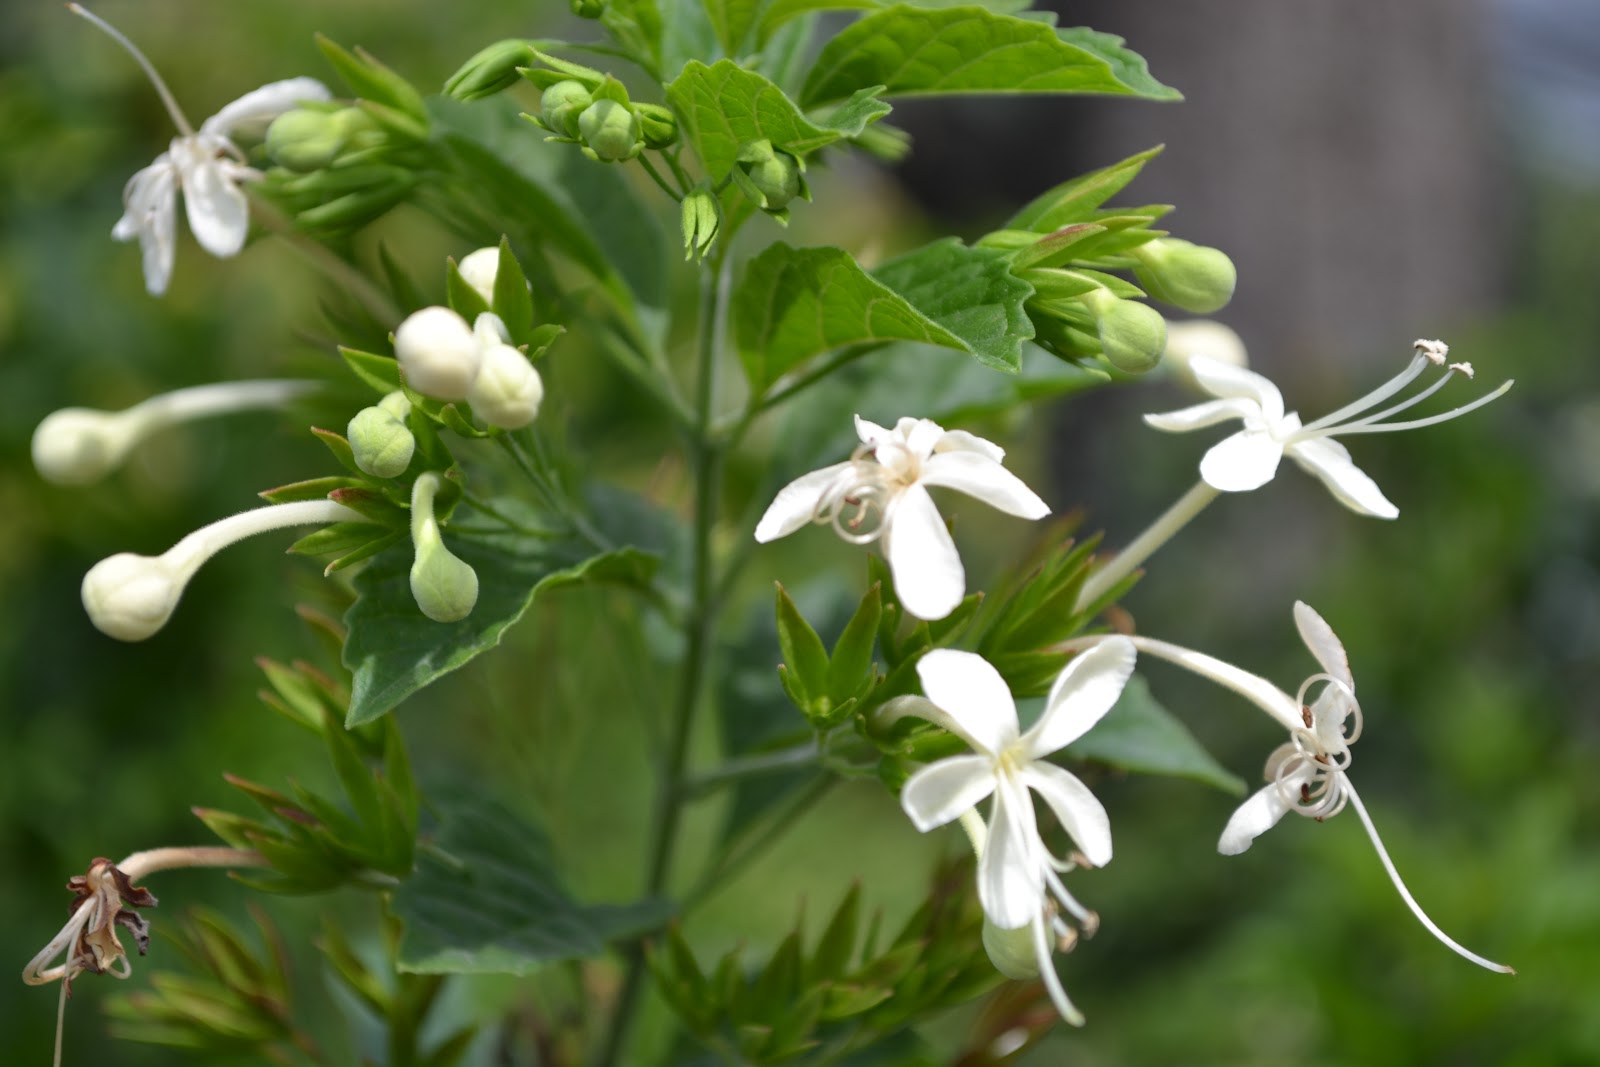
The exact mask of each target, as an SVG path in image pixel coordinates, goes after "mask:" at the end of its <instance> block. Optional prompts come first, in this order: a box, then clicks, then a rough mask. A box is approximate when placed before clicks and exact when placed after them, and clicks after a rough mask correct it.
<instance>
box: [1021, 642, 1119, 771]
mask: <svg viewBox="0 0 1600 1067" xmlns="http://www.w3.org/2000/svg"><path fill="white" fill-rule="evenodd" d="M1137 657H1138V653H1137V652H1136V651H1135V649H1134V647H1133V642H1132V641H1129V640H1128V639H1127V638H1126V637H1112V638H1109V639H1107V640H1105V641H1102V642H1101V643H1099V644H1097V645H1095V646H1094V647H1093V648H1091V649H1089V650H1088V651H1086V652H1080V653H1078V655H1077V656H1075V657H1074V658H1073V660H1072V662H1071V663H1069V664H1067V666H1066V669H1065V670H1063V671H1062V672H1061V675H1060V677H1058V678H1057V679H1056V681H1055V684H1054V685H1052V686H1051V687H1050V696H1049V697H1048V698H1047V699H1046V700H1045V705H1044V713H1043V714H1042V715H1040V716H1039V721H1038V722H1036V723H1034V724H1033V727H1032V728H1031V729H1030V730H1029V731H1028V732H1027V734H1026V735H1024V737H1023V739H1022V743H1023V751H1024V752H1025V753H1026V756H1027V758H1028V759H1031V760H1036V759H1042V758H1044V757H1045V756H1048V755H1049V754H1050V753H1052V752H1056V751H1059V750H1060V749H1063V748H1065V747H1066V746H1067V745H1070V744H1072V742H1074V741H1076V740H1077V739H1078V738H1080V737H1082V736H1083V735H1084V734H1086V733H1088V732H1089V730H1090V729H1091V728H1093V726H1094V724H1095V723H1097V722H1099V721H1100V720H1101V719H1102V718H1104V716H1105V714H1106V712H1108V711H1110V710H1111V707H1112V705H1114V704H1115V703H1116V702H1117V698H1118V697H1120V696H1121V695H1122V688H1123V686H1125V685H1127V684H1128V678H1129V676H1130V675H1132V674H1133V662H1134V660H1135V659H1136V658H1137Z"/></svg>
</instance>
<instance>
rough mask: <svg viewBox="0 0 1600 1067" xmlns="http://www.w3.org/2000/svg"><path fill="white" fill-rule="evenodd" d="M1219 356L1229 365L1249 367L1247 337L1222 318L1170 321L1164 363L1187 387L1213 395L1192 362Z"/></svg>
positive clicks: (1221, 361)
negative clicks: (1197, 379)
mask: <svg viewBox="0 0 1600 1067" xmlns="http://www.w3.org/2000/svg"><path fill="white" fill-rule="evenodd" d="M1197 356H1200V357H1204V358H1206V359H1212V360H1216V361H1217V362H1218V363H1226V364H1227V365H1228V366H1230V367H1249V366H1250V357H1249V356H1248V355H1247V354H1246V353H1245V348H1244V341H1243V340H1242V339H1240V337H1239V335H1238V334H1237V333H1235V332H1233V330H1232V329H1231V328H1229V327H1227V326H1224V325H1223V324H1222V323H1220V322H1213V321H1211V320H1210V319H1189V320H1187V321H1184V322H1173V323H1168V324H1167V352H1166V355H1165V356H1164V357H1163V359H1162V361H1161V362H1162V366H1164V367H1170V368H1171V369H1172V373H1173V375H1174V376H1175V377H1176V378H1177V379H1178V380H1179V381H1180V382H1182V383H1183V385H1184V387H1185V388H1187V389H1191V390H1194V391H1196V392H1200V393H1205V394H1206V395H1208V396H1209V395H1210V394H1209V393H1208V392H1207V390H1206V389H1204V388H1203V387H1202V386H1201V385H1200V383H1199V382H1198V381H1196V380H1195V377H1194V371H1193V370H1191V369H1190V366H1189V365H1190V363H1191V362H1192V361H1193V360H1194V359H1195V357H1197Z"/></svg>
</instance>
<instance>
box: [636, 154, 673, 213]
mask: <svg viewBox="0 0 1600 1067" xmlns="http://www.w3.org/2000/svg"><path fill="white" fill-rule="evenodd" d="M639 165H640V166H641V167H643V168H644V172H645V173H646V174H648V175H650V177H651V179H652V180H653V181H654V182H655V183H656V184H657V185H659V186H661V191H662V192H664V193H666V194H667V195H668V196H670V197H672V199H673V200H674V201H680V202H681V201H682V200H683V193H682V192H680V191H679V190H677V189H674V188H673V187H672V186H671V185H668V184H667V179H665V178H663V177H662V176H661V172H660V171H659V170H656V168H655V166H654V165H653V164H651V162H650V157H648V156H646V155H644V154H642V153H641V154H640V155H639Z"/></svg>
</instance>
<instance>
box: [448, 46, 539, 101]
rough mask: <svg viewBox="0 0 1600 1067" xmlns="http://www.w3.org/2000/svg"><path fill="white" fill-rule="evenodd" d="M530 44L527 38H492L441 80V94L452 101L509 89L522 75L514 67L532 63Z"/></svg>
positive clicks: (532, 51)
mask: <svg viewBox="0 0 1600 1067" xmlns="http://www.w3.org/2000/svg"><path fill="white" fill-rule="evenodd" d="M537 58H538V57H537V56H536V55H535V53H534V50H533V46H532V45H530V44H529V43H528V42H527V41H522V40H516V39H512V40H506V41H496V42H495V43H494V44H492V45H490V46H489V47H487V48H485V49H483V50H481V51H479V52H478V53H477V54H476V55H474V56H473V57H472V58H471V59H469V60H467V61H466V62H465V63H463V64H461V69H460V70H457V71H456V72H455V73H454V74H452V75H450V80H449V81H447V82H445V83H444V91H445V95H446V96H449V97H453V98H454V99H456V100H482V99H483V98H484V97H489V96H494V95H495V94H496V93H499V92H502V91H504V90H506V89H509V88H511V87H512V86H513V85H515V84H516V83H517V82H518V81H520V80H521V78H522V76H521V75H520V74H518V73H517V68H518V67H528V66H532V65H533V62H534V60H535V59H537Z"/></svg>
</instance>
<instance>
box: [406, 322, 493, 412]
mask: <svg viewBox="0 0 1600 1067" xmlns="http://www.w3.org/2000/svg"><path fill="white" fill-rule="evenodd" d="M394 354H395V357H396V358H397V359H398V360H399V361H400V370H401V371H402V372H403V373H404V374H405V378H406V384H407V385H409V386H411V388H413V389H415V390H416V391H417V392H419V393H421V394H422V395H423V396H431V397H433V398H434V399H435V400H465V399H466V396H467V390H468V389H470V388H471V387H472V379H473V378H475V377H477V374H478V364H479V362H480V360H481V359H482V354H481V351H480V347H479V345H478V340H477V338H475V337H474V336H473V335H472V329H471V327H469V326H468V325H467V322H466V320H465V319H463V318H462V317H461V316H460V315H457V314H456V313H455V312H454V311H451V310H450V309H449V308H445V307H429V308H423V309H422V310H421V311H418V312H414V313H413V314H411V315H410V316H408V317H407V318H406V320H405V321H404V322H402V323H401V324H400V328H399V329H397V330H395V332H394Z"/></svg>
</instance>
